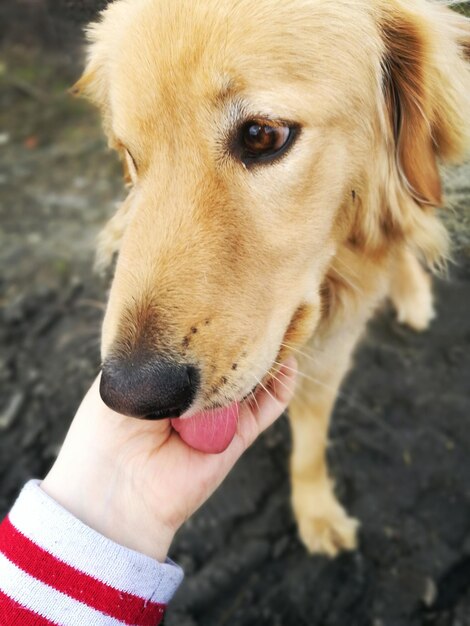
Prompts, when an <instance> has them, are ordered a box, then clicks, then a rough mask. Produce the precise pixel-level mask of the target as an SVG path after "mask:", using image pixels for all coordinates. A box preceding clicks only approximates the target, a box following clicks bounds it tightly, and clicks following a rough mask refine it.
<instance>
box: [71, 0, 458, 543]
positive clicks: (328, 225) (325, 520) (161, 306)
mask: <svg viewBox="0 0 470 626" xmlns="http://www.w3.org/2000/svg"><path fill="white" fill-rule="evenodd" d="M469 32H470V31H469V25H468V22H467V21H466V20H465V18H463V17H461V16H458V15H457V14H455V13H454V12H452V11H451V10H450V9H448V8H446V7H443V6H441V5H437V4H434V3H431V2H428V1H426V0H335V2H331V0H257V2H253V1H252V0H118V1H116V2H114V3H113V4H111V5H110V6H109V7H108V8H107V9H106V10H105V11H104V12H103V14H102V17H101V19H100V21H99V22H98V23H96V24H93V25H91V26H90V27H89V30H88V37H89V56H88V64H87V67H86V70H85V73H84V75H83V77H82V78H81V79H80V80H79V82H78V83H77V85H76V86H75V91H76V92H77V93H79V94H83V95H85V96H87V97H88V98H90V99H91V100H92V101H93V102H94V103H95V104H97V105H98V106H99V107H100V108H101V111H102V114H103V119H104V128H105V131H106V133H107V135H108V137H109V141H110V145H111V146H113V147H114V148H116V149H117V150H118V151H119V152H120V153H121V155H122V156H123V160H125V161H126V162H127V178H128V180H130V181H131V189H130V193H129V196H128V198H127V199H126V200H125V201H124V203H123V204H122V206H121V208H119V210H118V212H117V214H116V216H115V217H114V218H113V219H112V220H111V222H110V223H109V225H108V226H107V227H106V229H105V231H104V233H103V235H102V237H101V244H100V251H99V255H100V261H101V263H102V264H104V263H106V262H109V260H110V259H111V257H112V256H113V254H114V252H116V251H118V250H119V256H118V261H117V266H116V273H115V278H114V282H113V285H112V288H111V293H110V298H109V304H108V308H107V312H106V316H105V320H104V327H103V341H102V352H103V357H106V356H107V355H109V354H110V353H111V352H116V351H126V350H130V349H131V348H132V346H134V345H136V343H138V342H139V341H141V340H142V338H144V339H145V341H146V342H147V345H151V347H152V349H153V350H154V351H155V352H158V351H162V350H171V351H172V353H176V354H178V355H180V357H181V359H183V360H186V361H190V362H194V363H197V364H198V366H199V367H200V368H201V372H202V375H201V390H200V392H199V394H198V396H197V399H196V403H195V405H194V410H199V409H201V408H206V407H209V406H211V405H214V404H228V403H230V402H231V401H233V400H239V399H241V398H243V397H244V396H245V395H246V394H248V393H249V392H250V390H251V389H252V388H253V387H254V386H255V385H256V384H257V383H258V382H259V381H263V380H264V381H266V380H268V379H269V377H270V376H275V374H276V371H277V366H276V363H278V362H279V361H280V360H281V359H283V358H284V357H285V356H286V355H287V354H288V353H290V352H294V353H295V354H296V355H297V356H298V357H299V360H300V369H301V371H302V372H303V373H304V374H305V377H302V378H301V380H300V383H299V388H298V391H297V395H296V397H295V399H294V401H293V402H292V405H291V407H290V418H291V423H292V433H293V454H292V486H293V495H292V498H293V506H294V511H295V513H296V517H297V520H298V523H299V530H300V535H301V537H302V539H303V541H304V543H305V545H306V546H307V548H308V549H309V550H311V551H317V552H323V553H327V554H330V555H333V554H335V553H336V552H337V551H338V550H340V549H344V548H346V549H347V548H353V547H354V545H355V533H356V526H357V522H356V521H355V520H353V519H350V518H349V517H348V516H347V515H346V513H345V512H344V510H343V509H342V507H341V506H340V504H339V503H338V502H337V500H336V498H335V496H334V493H333V486H332V482H331V480H330V478H329V476H328V471H327V468H326V464H325V448H326V445H327V438H328V420H329V415H330V412H331V409H332V406H333V404H334V401H335V396H336V391H337V389H338V387H339V385H340V383H341V380H342V377H343V376H344V374H345V372H346V371H347V369H348V367H349V362H350V355H351V353H352V350H353V348H354V346H355V344H356V342H357V340H358V339H359V337H360V335H361V333H362V332H363V329H364V326H365V323H366V322H367V320H368V318H369V317H370V316H371V314H372V313H373V312H374V310H375V309H376V308H377V306H378V305H379V304H380V303H381V302H382V301H383V300H384V298H386V297H387V295H389V296H390V297H391V299H392V301H393V303H394V305H395V307H396V309H397V312H398V316H399V319H400V321H402V322H403V323H407V324H409V325H410V326H412V327H413V328H415V329H417V330H423V329H425V328H426V327H427V325H428V323H429V321H430V319H431V318H432V316H433V306H432V295H431V288H430V280H429V278H428V275H427V274H426V272H425V270H424V269H423V265H427V266H428V267H430V268H431V269H434V268H436V267H439V266H441V265H442V263H443V260H444V259H445V257H446V255H447V235H446V232H445V230H444V228H443V226H442V225H441V223H440V221H439V220H438V216H437V215H436V207H438V206H439V205H441V203H442V198H441V185H440V178H439V172H438V162H439V161H455V160H457V159H460V158H462V157H463V156H464V153H465V151H466V149H467V148H468V146H469V143H470V106H469V104H470V101H469V95H470V72H469V66H468V63H467V61H466V58H465V55H466V53H468V49H469V40H470V35H469ZM240 116H242V117H243V119H250V117H251V118H259V117H260V116H261V117H263V118H266V119H283V120H289V121H292V122H295V123H297V124H299V125H300V127H301V129H302V130H301V133H300V135H299V137H298V139H297V141H296V142H295V143H294V145H293V146H292V148H291V149H290V151H289V152H288V153H287V154H286V155H285V157H283V158H282V159H280V160H279V161H276V162H274V163H272V164H266V165H261V166H258V167H256V168H253V169H246V168H245V167H243V165H242V163H240V162H238V161H237V160H236V159H235V158H233V157H232V156H231V155H230V154H229V153H228V150H227V141H228V137H229V136H230V133H231V131H232V130H233V127H234V125H236V124H237V123H238V122H239V118H240ZM126 151H128V152H126ZM129 153H130V154H131V155H132V157H133V159H132V158H131V157H130V156H129ZM418 259H419V261H418ZM307 342H308V345H309V346H310V349H311V350H312V351H313V352H314V354H315V356H314V357H313V358H307V357H305V356H302V355H301V354H300V353H298V352H297V351H298V350H299V349H300V348H301V347H302V345H303V344H306V343H307ZM299 354H300V356H299Z"/></svg>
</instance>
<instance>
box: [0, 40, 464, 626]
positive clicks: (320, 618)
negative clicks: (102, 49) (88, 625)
mask: <svg viewBox="0 0 470 626" xmlns="http://www.w3.org/2000/svg"><path fill="white" fill-rule="evenodd" d="M76 68H77V59H76V58H70V56H67V55H57V54H55V55H53V56H48V55H45V54H44V53H43V52H40V51H39V50H36V51H35V50H32V49H31V48H29V49H28V50H26V51H25V49H23V48H19V47H16V48H15V47H13V46H10V47H7V48H4V50H3V53H2V57H1V64H0V110H1V111H2V113H1V117H0V144H1V145H0V226H1V228H0V305H1V311H0V515H3V514H5V513H6V512H7V510H8V508H9V507H10V506H11V504H12V502H13V500H14V498H15V496H16V495H17V493H18V490H19V489H20V487H21V485H22V484H23V483H24V482H25V481H26V480H27V479H28V478H30V477H34V476H35V477H41V476H43V475H44V473H45V472H46V471H47V469H48V468H49V466H50V465H51V463H52V462H53V461H54V458H55V456H56V455H57V452H58V449H59V447H60V443H61V441H62V439H63V437H64V435H65V432H66V430H67V427H68V425H69V423H70V420H71V418H72V416H73V413H74V410H75V409H76V407H77V405H78V403H79V401H80V398H81V396H82V394H83V393H84V391H85V389H86V388H87V386H88V385H89V384H90V382H91V380H92V379H93V377H94V376H95V374H96V373H97V371H98V369H99V332H100V323H101V319H102V315H103V308H104V304H105V301H106V291H107V288H108V282H107V281H106V280H102V279H100V278H99V277H97V276H96V275H95V274H94V273H93V272H92V263H93V250H94V241H95V237H96V234H97V232H98V231H99V229H100V227H101V225H102V224H103V223H104V221H105V220H106V219H107V217H108V216H110V215H111V214H112V212H113V210H114V206H115V203H116V202H117V201H119V199H121V198H122V197H123V196H124V192H123V189H122V185H121V181H120V171H119V165H118V163H117V162H116V160H115V158H114V157H113V156H112V155H111V154H110V153H109V152H108V151H107V149H106V146H105V143H104V141H103V139H102V136H101V130H100V126H99V121H98V119H97V116H96V115H95V113H94V112H93V111H91V110H90V109H89V107H88V106H87V105H85V104H84V103H81V102H77V101H74V100H72V99H71V98H69V97H68V96H67V95H66V94H65V91H64V90H65V88H66V86H68V85H70V84H71V83H72V82H73V80H74V78H76V77H77V69H76ZM469 173H470V168H469V167H468V166H467V167H461V168H459V169H456V170H453V171H452V172H449V173H448V174H447V176H446V180H447V189H448V197H449V200H450V201H451V203H452V205H453V211H446V212H445V218H446V220H447V222H448V224H449V227H450V229H451V231H452V233H453V239H454V242H455V259H456V263H455V265H454V266H452V268H451V272H450V276H449V277H448V279H446V280H443V279H441V280H437V281H436V296H437V308H438V318H437V320H436V321H435V323H434V324H433V325H432V328H431V329H430V330H429V331H428V332H426V333H423V334H421V335H417V334H414V333H412V332H411V331H408V330H406V329H404V328H402V327H401V326H399V325H398V324H397V323H396V321H395V319H394V316H393V313H392V312H391V311H388V310H385V311H384V312H383V313H382V314H381V315H379V316H378V317H377V318H376V319H375V320H374V321H373V322H372V323H371V325H370V329H369V332H368V334H367V337H366V338H365V340H364V341H363V343H362V344H361V346H360V348H359V350H358V351H357V356H356V365H355V367H354V369H353V371H352V372H351V374H350V375H349V377H348V379H347V381H346V382H345V384H344V386H343V389H342V393H341V396H340V398H339V399H338V402H337V406H336V408H335V412H334V417H333V422H332V431H331V440H332V445H331V448H330V460H331V467H332V472H333V474H334V476H335V478H336V481H337V490H338V494H339V497H340V499H341V501H342V502H343V503H344V504H345V506H346V507H347V509H348V510H349V511H350V512H351V513H352V514H353V515H355V516H356V517H358V518H359V519H360V520H361V522H362V527H361V532H360V546H359V549H358V550H357V551H356V552H354V553H351V554H344V555H342V556H340V557H339V558H337V559H335V560H327V559H325V558H320V557H310V556H308V555H307V554H306V553H305V551H304V549H303V547H302V545H301V544H300V542H299V540H298V538H297V533H296V528H295V523H294V520H293V516H292V513H291V509H290V505H289V481H288V457H289V449H290V434H289V427H288V422H287V419H286V418H285V417H284V418H282V419H281V420H280V421H279V422H278V423H277V424H276V425H275V426H274V427H273V428H272V429H271V430H270V431H269V432H268V433H267V434H266V435H265V436H263V437H262V438H260V440H259V441H258V442H257V443H256V444H255V445H254V446H253V448H251V449H250V450H249V451H248V452H247V453H246V454H245V456H244V457H243V459H242V460H241V461H240V462H239V464H238V465H237V467H236V469H235V470H234V472H233V473H232V474H231V475H230V477H229V478H228V480H227V481H226V483H225V484H224V485H223V486H222V488H221V489H219V491H218V492H217V493H216V494H215V495H214V497H213V498H212V499H211V500H210V501H209V502H208V503H207V504H206V505H205V506H204V507H203V509H202V510H201V511H200V512H199V513H198V514H197V515H195V516H194V518H193V519H191V520H190V521H189V522H188V523H187V524H186V526H185V527H184V528H183V529H182V530H181V532H180V533H179V534H178V536H177V538H176V540H175V542H174V545H173V549H172V557H173V558H174V559H175V560H176V561H178V562H179V563H181V564H182V566H183V567H184V569H185V571H186V579H185V582H184V584H183V586H182V587H181V589H180V591H179V592H178V594H177V596H176V597H175V599H174V601H173V603H172V605H171V608H170V610H169V613H168V616H167V618H166V624H167V625H168V626H195V625H201V626H202V625H203V626H224V625H228V626H249V625H258V626H261V625H264V624H266V625H268V624H269V625H270V626H274V625H282V626H368V625H370V626H405V625H406V626H415V625H421V624H422V625H426V626H470V398H469V389H470V349H469V348H470V315H469V308H470V177H469Z"/></svg>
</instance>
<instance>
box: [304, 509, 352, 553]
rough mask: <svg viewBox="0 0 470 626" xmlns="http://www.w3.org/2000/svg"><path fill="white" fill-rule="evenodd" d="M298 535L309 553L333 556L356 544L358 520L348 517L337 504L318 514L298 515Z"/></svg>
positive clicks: (350, 548)
mask: <svg viewBox="0 0 470 626" xmlns="http://www.w3.org/2000/svg"><path fill="white" fill-rule="evenodd" d="M297 522H298V527H299V535H300V538H301V540H302V542H303V543H304V545H305V547H306V548H307V550H308V551H309V552H310V553H311V554H325V555H327V556H330V557H334V556H336V555H337V554H338V552H341V551H343V550H354V549H355V548H356V546H357V530H358V527H359V522H358V520H356V519H354V518H352V517H349V516H348V515H347V514H346V512H345V511H344V510H343V508H342V507H341V506H340V505H339V504H335V506H334V507H332V509H331V510H330V511H328V512H326V511H322V513H321V514H319V515H305V514H302V515H300V516H299V517H298V520H297Z"/></svg>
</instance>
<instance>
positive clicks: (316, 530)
mask: <svg viewBox="0 0 470 626" xmlns="http://www.w3.org/2000/svg"><path fill="white" fill-rule="evenodd" d="M359 334H360V331H359V330H358V331H357V332H348V333H340V334H335V335H334V336H331V337H329V338H328V339H326V340H324V341H322V342H321V344H320V345H318V344H317V346H316V347H315V346H313V345H312V346H306V347H305V349H304V351H305V353H306V354H307V353H308V356H307V355H305V356H299V357H298V360H299V386H298V389H297V391H296V395H295V397H294V399H293V401H292V402H291V404H290V406H289V417H290V422H291V428H292V443H293V450H292V458H291V477H292V503H293V508H294V513H295V516H296V518H297V523H298V527H299V534H300V537H301V539H302V541H303V543H304V544H305V546H306V547H307V549H308V550H309V551H310V552H312V553H323V554H327V555H330V556H334V555H336V554H337V553H338V552H339V551H340V550H351V549H354V548H355V546H356V531H357V526H358V522H357V521H356V520H355V519H352V518H351V517H348V515H347V514H346V512H345V511H344V509H343V508H342V506H341V505H340V504H339V503H338V501H337V499H336V497H335V494H334V483H333V482H332V480H331V479H330V477H329V475H328V468H327V463H326V447H327V443H328V426H329V417H330V413H331V411H332V408H333V405H334V402H335V398H336V394H337V391H338V388H339V385H340V383H341V380H342V378H343V376H344V374H345V372H346V371H347V369H348V366H349V360H350V354H351V351H352V349H353V347H354V345H355V343H356V340H357V337H358V335H359ZM312 349H313V352H312ZM310 355H311V356H310Z"/></svg>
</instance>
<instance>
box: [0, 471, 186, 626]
mask: <svg viewBox="0 0 470 626" xmlns="http://www.w3.org/2000/svg"><path fill="white" fill-rule="evenodd" d="M182 578H183V572H182V570H181V568H180V567H179V566H177V565H176V564H175V563H173V562H172V561H170V560H169V559H168V560H167V561H166V562H165V563H159V562H158V561H155V560H153V559H151V558H150V557H147V556H146V555H144V554H140V553H138V552H135V551H133V550H129V549H128V548H125V547H123V546H121V545H119V544H117V543H114V542H113V541H111V540H110V539H107V538H106V537H104V536H102V535H100V534H99V533H97V532H96V531H95V530H93V529H91V528H89V527H88V526H86V525H85V524H84V523H83V522H81V521H80V520H78V519H77V518H76V517H74V516H73V515H71V514H70V513H69V512H68V511H66V510H65V509H64V508H63V507H61V506H60V505H59V504H58V503H57V502H56V501H55V500H53V499H52V498H50V497H49V496H48V495H47V494H46V493H45V492H44V491H42V489H41V488H40V486H39V481H30V482H28V483H27V484H26V486H25V487H24V488H23V490H22V492H21V493H20V495H19V497H18V499H17V501H16V503H15V504H14V506H13V508H12V509H11V511H10V513H9V515H8V516H7V517H6V518H5V520H4V521H3V522H2V524H1V525H0V624H8V626H45V625H46V624H47V625H49V624H55V625H63V626H105V625H106V626H117V625H122V624H132V625H135V626H155V625H157V624H160V622H161V621H162V619H163V615H164V612H165V608H166V605H167V603H168V602H169V600H170V599H171V597H172V596H173V594H174V592H175V591H176V589H177V587H178V586H179V584H180V583H181V580H182Z"/></svg>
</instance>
